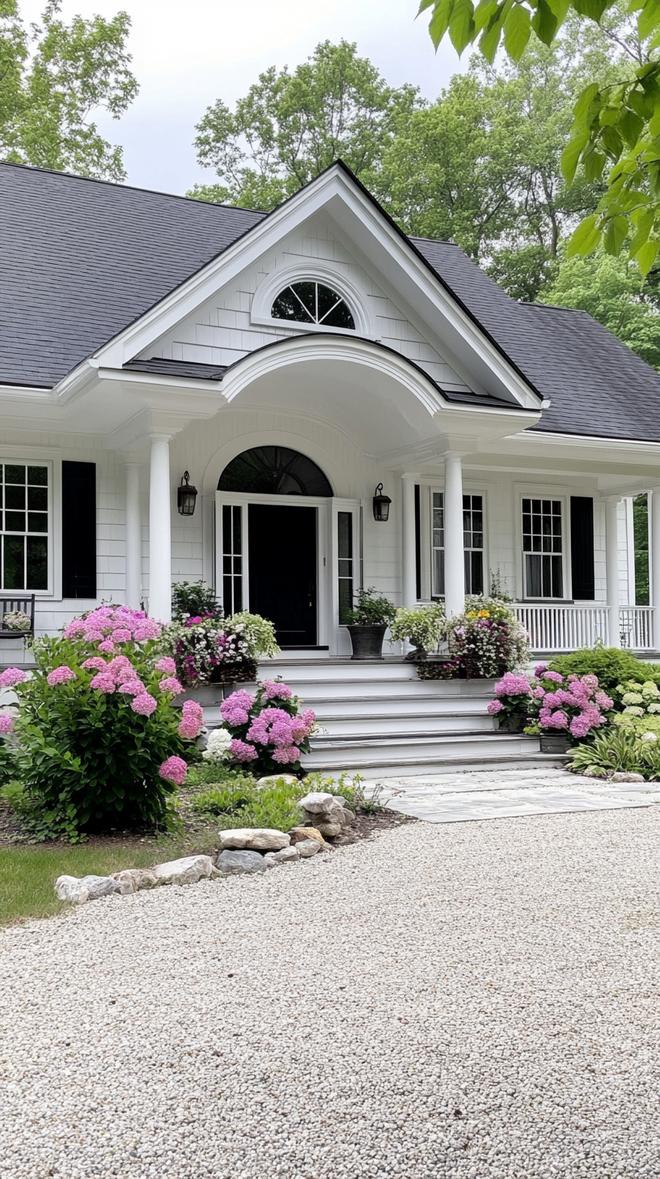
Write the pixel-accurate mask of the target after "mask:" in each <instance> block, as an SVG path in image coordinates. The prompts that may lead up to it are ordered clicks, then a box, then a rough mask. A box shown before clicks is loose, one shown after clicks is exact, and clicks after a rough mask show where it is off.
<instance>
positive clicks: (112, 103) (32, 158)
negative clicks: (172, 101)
mask: <svg viewBox="0 0 660 1179" xmlns="http://www.w3.org/2000/svg"><path fill="white" fill-rule="evenodd" d="M60 12H61V0H49V2H48V3H47V4H46V6H45V8H44V10H43V13H42V16H41V20H40V21H39V22H38V23H36V24H32V25H30V26H29V27H26V25H25V22H24V21H23V19H22V17H21V14H20V10H19V5H18V2H17V0H0V157H1V158H3V159H5V160H9V161H10V162H13V163H25V164H35V165H37V166H39V167H42V168H52V169H54V170H56V171H62V170H69V171H72V172H77V173H78V174H79V175H83V176H97V177H103V178H107V179H112V180H121V179H123V178H124V176H125V172H124V168H123V163H122V153H121V148H119V147H116V146H113V145H112V144H110V143H108V142H107V140H105V139H104V138H103V136H102V135H101V134H100V132H99V129H98V127H97V125H96V123H95V122H94V115H95V113H96V112H97V111H99V110H105V111H107V112H109V114H111V115H112V116H113V118H119V116H120V115H121V114H122V113H123V111H125V110H126V108H127V107H128V106H129V104H130V102H131V101H132V100H133V98H134V97H135V95H136V93H137V89H138V87H137V82H136V81H135V78H134V77H133V75H132V73H131V71H130V68H129V66H130V60H131V59H130V55H129V54H128V52H127V49H126V42H127V38H128V33H129V30H130V19H129V17H128V15H127V13H125V12H118V13H117V15H116V16H113V17H111V18H110V19H106V18H104V17H102V16H92V17H90V18H89V19H85V18H83V17H81V16H74V17H73V18H72V19H71V20H70V21H69V22H65V21H63V20H62V19H61V16H60Z"/></svg>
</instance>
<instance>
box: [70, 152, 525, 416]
mask: <svg viewBox="0 0 660 1179" xmlns="http://www.w3.org/2000/svg"><path fill="white" fill-rule="evenodd" d="M333 198H334V201H335V203H337V202H340V203H341V204H342V205H343V207H344V209H345V210H346V211H347V212H349V213H352V214H353V216H354V217H355V218H356V219H357V220H358V222H359V224H360V225H361V227H363V228H365V229H368V230H369V231H370V232H371V234H372V236H373V237H374V239H375V240H376V241H377V243H378V245H379V246H380V248H381V249H383V250H385V251H386V252H387V254H388V255H389V256H391V257H393V258H394V259H395V260H396V262H397V263H398V264H399V266H400V267H401V268H402V269H403V270H404V271H405V272H406V273H407V275H408V277H409V278H410V279H411V280H412V281H413V282H414V283H415V285H416V286H417V287H418V288H419V289H420V291H421V292H422V293H423V294H424V295H425V296H426V297H427V299H428V300H429V301H430V304H431V307H432V308H433V309H434V311H435V312H436V314H437V313H438V312H439V313H440V314H441V315H442V316H443V317H444V318H445V319H446V320H447V322H448V324H449V326H450V327H451V328H452V329H453V330H454V331H455V332H456V333H457V334H458V335H459V336H460V337H461V338H462V339H464V340H466V341H467V342H468V344H469V346H470V347H471V349H472V350H473V351H474V352H475V353H476V354H477V355H478V357H479V358H480V360H481V362H482V363H484V364H486V365H487V366H488V368H489V369H490V370H491V371H492V372H493V374H494V376H495V377H496V379H497V380H498V382H499V383H500V384H501V385H502V386H503V387H504V388H506V389H507V390H508V392H509V393H510V394H511V396H513V397H514V398H515V401H516V402H517V403H518V404H520V405H522V406H523V407H524V408H527V409H538V407H539V404H540V402H539V398H538V395H537V394H536V393H535V392H534V391H533V389H531V387H530V386H529V385H528V384H527V383H526V381H525V380H524V379H523V378H522V377H521V376H520V375H519V374H518V372H517V371H516V370H515V368H514V367H513V366H512V365H511V364H510V363H509V362H508V361H507V360H506V358H505V357H504V356H503V355H502V353H500V352H499V350H498V349H497V348H496V347H495V345H494V344H493V343H491V341H490V340H489V339H488V337H487V336H486V335H485V334H484V333H483V332H482V331H481V329H480V328H479V327H478V326H477V325H476V324H475V323H474V321H473V320H472V319H471V318H470V316H469V315H468V314H467V312H466V311H464V310H463V308H462V307H461V306H460V305H459V303H457V302H456V300H455V299H454V297H453V296H452V295H450V293H449V292H448V291H447V290H446V289H445V287H444V286H443V285H442V283H441V282H440V281H439V280H438V279H437V278H436V277H435V275H434V274H433V272H432V271H431V269H430V268H429V267H428V265H427V264H426V263H425V262H423V261H422V259H421V258H420V257H418V255H417V254H416V252H415V250H414V249H413V248H412V246H409V245H408V244H407V243H406V242H405V240H404V239H403V238H402V237H401V236H400V235H399V233H398V232H397V231H396V230H395V228H394V227H393V226H392V225H390V223H389V222H388V221H387V219H386V218H385V217H383V216H381V214H380V213H379V211H378V209H377V208H376V207H375V206H374V205H373V204H372V203H371V201H370V200H369V198H368V197H367V196H366V194H365V193H363V192H362V191H361V189H360V188H359V187H358V186H357V185H355V184H354V183H353V182H352V181H351V179H350V177H348V176H347V175H346V173H345V172H343V171H342V169H340V168H338V167H337V168H332V169H330V170H329V171H328V172H326V173H324V174H323V175H322V176H319V177H318V179H317V180H316V181H314V182H313V183H312V184H310V185H308V186H307V187H306V188H305V189H303V190H302V191H301V192H299V193H297V194H296V195H295V196H293V197H291V198H290V199H289V200H288V201H287V202H286V203H285V204H284V205H283V206H281V207H280V208H279V209H276V210H275V212H273V213H271V214H270V215H269V216H268V217H265V218H264V220H263V221H260V222H258V224H257V225H256V226H254V227H253V228H252V229H250V230H249V231H248V232H247V233H246V234H245V235H244V236H243V237H241V238H239V239H238V240H237V241H236V242H234V243H233V245H230V246H228V247H227V248H226V249H225V250H223V252H222V253H221V254H220V255H219V256H218V257H217V258H215V259H213V260H212V261H211V262H209V263H208V264H207V265H206V266H204V267H203V268H202V269H201V270H200V271H198V272H197V273H196V274H194V275H192V276H191V277H190V278H189V279H188V280H187V281H185V282H184V283H183V284H182V285H181V286H180V287H177V289H176V290H174V291H172V292H171V293H170V294H169V295H167V296H166V297H165V298H164V299H162V300H161V301H160V303H158V304H157V305H156V306H155V307H153V308H152V309H151V310H150V311H147V312H145V314H144V315H143V316H141V317H140V319H138V320H137V321H136V322H135V323H134V324H131V325H130V326H129V327H127V328H126V329H125V330H124V331H123V332H121V333H120V334H119V335H118V336H117V337H116V338H115V339H114V340H111V341H110V342H109V343H108V344H105V345H104V346H103V347H102V348H101V349H99V350H98V351H97V352H96V353H95V356H94V359H93V361H92V363H96V364H97V365H103V366H104V367H111V368H121V367H122V366H123V365H124V364H126V363H127V362H128V361H129V360H131V359H132V358H133V357H134V356H136V355H138V354H139V353H140V352H143V351H144V350H145V349H146V348H149V347H150V346H151V345H152V344H153V343H154V342H155V341H156V340H157V339H159V337H161V336H162V335H164V334H165V332H167V331H169V330H171V329H172V328H173V327H175V326H176V324H177V323H179V322H180V321H181V320H182V319H184V318H185V317H186V316H187V315H189V314H191V312H193V311H194V310H195V309H196V308H197V307H198V306H199V305H200V304H202V303H204V302H205V300H206V299H209V298H211V297H212V296H213V295H214V294H215V293H216V291H217V290H218V288H219V287H221V286H224V285H225V284H226V283H228V282H230V281H231V280H232V279H233V278H235V277H236V276H237V275H238V274H239V273H240V272H241V271H242V270H244V269H245V268H246V267H248V266H250V265H251V264H252V263H253V262H256V261H258V259H259V258H260V257H261V256H262V255H263V253H265V251H266V250H268V249H269V248H271V246H273V245H276V244H277V242H278V241H279V240H280V239H281V238H282V237H283V236H284V235H285V234H287V233H289V232H291V230H293V229H295V228H296V227H297V226H298V225H299V224H300V223H301V222H302V221H305V220H307V219H308V218H309V217H311V216H313V214H314V213H316V212H318V211H320V210H321V209H323V208H324V207H325V206H327V205H328V204H329V203H330V201H332V200H333ZM76 371H77V370H74V373H72V374H70V377H71V378H74V377H75V373H76ZM67 379H68V378H67Z"/></svg>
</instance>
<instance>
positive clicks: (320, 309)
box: [271, 281, 355, 331]
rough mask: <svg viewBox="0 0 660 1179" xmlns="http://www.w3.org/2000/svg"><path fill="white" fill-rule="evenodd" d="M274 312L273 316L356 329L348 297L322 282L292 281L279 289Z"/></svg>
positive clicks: (300, 321) (273, 307)
mask: <svg viewBox="0 0 660 1179" xmlns="http://www.w3.org/2000/svg"><path fill="white" fill-rule="evenodd" d="M271 315H272V317H273V319H288V320H290V321H295V322H296V323H314V324H318V325H319V327H332V328H347V329H348V330H349V331H355V320H354V318H353V314H352V312H351V310H350V308H349V306H348V304H347V302H346V300H345V299H344V298H343V297H342V296H341V295H338V294H337V292H336V291H333V289H332V287H328V286H326V285H325V283H322V282H311V281H309V282H308V281H304V282H292V283H291V285H290V286H288V287H285V288H284V290H283V291H280V293H279V295H278V296H277V298H276V299H275V302H274V303H273V306H272V308H271Z"/></svg>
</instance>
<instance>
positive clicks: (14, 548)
mask: <svg viewBox="0 0 660 1179" xmlns="http://www.w3.org/2000/svg"><path fill="white" fill-rule="evenodd" d="M48 492H49V468H48V467H47V466H44V465H41V464H38V463H34V464H33V463H30V464H28V463H14V462H0V590H4V591H6V592H9V591H11V590H23V591H30V592H31V591H33V590H35V591H36V590H47V589H48V556H49V554H48V524H49V495H48Z"/></svg>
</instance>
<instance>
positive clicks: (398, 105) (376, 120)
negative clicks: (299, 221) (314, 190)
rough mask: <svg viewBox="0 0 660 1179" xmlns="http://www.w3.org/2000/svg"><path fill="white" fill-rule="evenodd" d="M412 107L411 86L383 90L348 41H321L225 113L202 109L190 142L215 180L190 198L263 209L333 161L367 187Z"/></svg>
mask: <svg viewBox="0 0 660 1179" xmlns="http://www.w3.org/2000/svg"><path fill="white" fill-rule="evenodd" d="M418 104H419V95H418V91H417V89H416V88H415V87H414V86H402V87H399V88H393V87H391V86H388V85H387V83H386V82H385V80H384V78H382V77H381V75H380V74H379V72H378V70H377V69H376V67H375V66H374V65H372V63H371V62H370V61H368V60H367V59H366V58H363V57H359V56H358V54H357V48H356V46H355V45H354V44H350V43H349V42H347V41H340V42H339V44H337V45H332V44H331V43H330V42H329V41H324V42H322V43H321V44H320V45H317V47H316V49H315V50H314V53H313V54H312V56H311V57H310V58H309V59H308V60H307V61H305V62H303V63H302V64H301V65H299V66H297V67H296V69H294V70H293V71H292V72H289V70H288V69H287V68H286V67H285V68H284V69H282V70H277V69H275V67H274V66H272V67H271V68H270V69H268V70H266V71H265V72H264V73H262V74H261V75H260V76H259V78H258V80H257V81H256V82H255V83H254V84H253V85H252V86H250V88H249V90H248V92H247V94H246V95H245V97H244V98H241V99H239V101H238V102H237V103H236V105H235V107H234V109H233V110H230V109H229V107H228V106H227V105H226V104H225V103H224V102H222V101H221V100H218V101H217V102H216V103H214V104H213V106H211V107H209V108H208V110H207V111H206V113H205V114H204V116H203V117H202V119H201V120H200V122H199V123H198V125H197V137H196V139H195V145H196V147H197V156H198V159H199V162H200V163H201V164H203V165H205V166H207V167H209V168H213V169H214V170H215V171H216V172H217V174H218V176H219V177H220V182H219V183H218V184H214V185H207V186H198V187H197V188H196V189H194V190H193V193H194V195H195V196H201V197H205V198H206V199H208V200H217V201H231V202H234V203H236V204H243V205H248V206H251V207H256V208H260V209H270V208H273V207H274V206H275V205H276V204H278V203H279V202H280V201H282V200H284V198H285V197H287V196H289V195H290V194H291V193H292V192H295V191H296V190H297V189H299V188H300V187H301V186H302V185H303V184H306V183H307V182H308V181H309V180H311V179H313V177H314V176H317V175H318V173H319V172H321V171H322V170H323V169H324V168H326V167H327V166H328V165H329V164H331V163H332V162H333V160H335V159H337V157H341V158H342V159H343V160H344V161H345V162H346V163H347V164H348V165H349V167H350V168H352V169H353V171H354V172H356V173H357V174H358V175H360V176H362V177H363V179H364V180H365V182H366V183H367V184H368V183H369V181H370V178H371V177H372V176H373V174H374V173H375V172H376V171H377V169H378V167H379V164H380V160H381V158H382V155H383V152H384V150H385V148H386V145H387V143H388V142H389V141H390V140H391V139H392V138H393V136H394V135H395V134H396V130H397V128H398V127H399V125H400V124H401V121H402V120H404V119H405V118H407V117H408V116H409V114H410V112H411V111H412V110H413V109H414V108H415V107H416V106H417V105H418Z"/></svg>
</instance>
